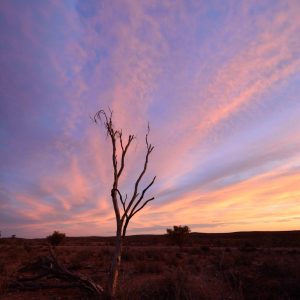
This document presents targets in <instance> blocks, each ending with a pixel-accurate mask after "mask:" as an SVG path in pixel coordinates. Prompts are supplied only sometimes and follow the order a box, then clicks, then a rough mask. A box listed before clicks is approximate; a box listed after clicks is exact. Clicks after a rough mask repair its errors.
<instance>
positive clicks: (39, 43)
mask: <svg viewBox="0 0 300 300" xmlns="http://www.w3.org/2000/svg"><path fill="white" fill-rule="evenodd" d="M299 15H300V1H298V0H295V1H293V0H288V1H284V0H280V1H276V0H270V1H268V0H264V1H260V0H256V1H239V0H237V1H231V0H228V1H222V0H219V1H204V0H194V1H193V0H186V1H183V0H182V1H177V0H174V1H173V0H172V1H171V0H170V1H167V0H164V1H160V0H157V1H156V0H149V1H135V0H128V1H126V0H122V1H108V0H107V1H101V0H89V1H85V0H63V1H58V0H53V1H50V0H45V1H39V0H26V1H23V0H1V3H0V36H1V42H0V158H1V160H0V230H1V231H2V236H11V235H12V234H15V235H16V236H19V237H28V238H33V237H45V236H46V235H49V234H50V233H52V232H53V231H54V230H59V231H62V232H65V233H66V234H67V235H68V236H91V235H98V236H99V235H101V236H108V235H114V233H115V218H114V212H113V208H112V203H111V199H110V189H111V185H112V180H113V171H112V162H111V151H112V148H111V144H110V141H109V139H107V138H106V134H105V128H104V127H103V126H101V124H99V125H96V124H94V123H93V122H92V121H91V117H93V116H94V114H95V113H96V112H97V111H98V110H100V109H105V110H106V111H108V109H109V108H111V109H112V110H113V118H114V123H115V126H116V128H120V129H122V130H123V134H124V136H125V135H128V134H135V135H136V139H135V140H134V143H133V144H132V145H131V147H130V149H129V154H128V158H127V160H126V164H125V170H124V174H123V176H122V179H121V191H122V193H124V194H125V193H128V195H130V194H132V192H133V184H134V182H135V180H136V177H137V176H138V174H139V172H140V171H141V169H142V166H143V160H144V157H145V151H146V146H145V133H146V132H147V124H148V122H149V123H150V128H151V131H150V136H149V140H150V141H151V143H152V144H153V145H154V146H155V148H154V150H153V152H152V153H151V156H150V161H149V166H148V169H147V174H146V176H145V178H144V180H143V182H142V184H143V186H145V185H147V183H148V182H149V181H150V180H151V179H152V177H153V176H154V175H156V176H157V179H156V182H155V184H154V185H153V186H152V187H151V189H150V190H149V191H148V196H149V197H151V196H154V197H155V200H154V201H152V202H151V203H149V204H148V205H147V206H146V208H144V209H143V210H142V211H141V212H139V213H138V214H137V215H136V216H134V218H133V219H132V221H131V223H130V225H129V228H128V234H162V233H165V232H166V228H168V227H171V226H173V225H180V224H182V225H188V226H190V228H191V230H192V231H198V232H233V231H256V230H297V229H300V151H299V149H300V126H299V121H300V99H299V95H300V38H299V37H300V18H299Z"/></svg>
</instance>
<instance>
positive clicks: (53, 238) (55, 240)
mask: <svg viewBox="0 0 300 300" xmlns="http://www.w3.org/2000/svg"><path fill="white" fill-rule="evenodd" d="M65 237H66V234H65V233H62V232H59V231H54V232H53V233H52V234H51V235H49V236H47V238H46V239H47V241H48V243H49V244H50V245H52V246H58V245H59V244H61V242H62V241H63V240H64V239H65Z"/></svg>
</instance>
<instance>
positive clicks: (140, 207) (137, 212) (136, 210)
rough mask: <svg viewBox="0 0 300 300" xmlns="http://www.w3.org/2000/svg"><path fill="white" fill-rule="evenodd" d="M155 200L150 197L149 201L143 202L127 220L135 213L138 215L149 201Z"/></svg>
mask: <svg viewBox="0 0 300 300" xmlns="http://www.w3.org/2000/svg"><path fill="white" fill-rule="evenodd" d="M154 199H155V198H154V197H152V198H150V199H148V200H147V201H145V202H144V204H143V205H142V206H141V207H140V208H139V209H137V210H136V211H134V212H133V214H131V215H130V217H129V219H131V218H132V217H133V216H134V215H135V214H136V213H138V212H139V211H140V210H142V209H143V208H144V207H145V206H146V205H147V204H148V203H149V202H150V201H153V200H154Z"/></svg>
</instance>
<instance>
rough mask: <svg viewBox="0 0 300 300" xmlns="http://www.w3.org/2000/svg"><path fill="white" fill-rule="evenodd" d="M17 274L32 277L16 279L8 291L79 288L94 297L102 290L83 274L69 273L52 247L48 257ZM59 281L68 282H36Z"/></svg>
mask: <svg viewBox="0 0 300 300" xmlns="http://www.w3.org/2000/svg"><path fill="white" fill-rule="evenodd" d="M19 272H23V273H24V272H32V273H34V276H31V277H30V276H25V277H24V276H23V277H19V278H17V279H16V280H15V281H13V282H11V284H9V285H8V289H9V290H15V289H17V290H36V289H47V288H74V287H76V288H81V289H84V290H86V291H88V292H90V293H92V294H94V295H99V296H100V295H102V294H103V292H104V289H103V288H102V286H100V285H99V284H97V283H95V282H94V281H93V280H92V279H90V278H88V277H87V276H85V275H83V274H77V273H76V274H75V273H73V272H71V271H69V270H68V269H67V268H66V266H65V265H64V264H62V263H61V262H60V261H59V260H58V258H57V256H56V253H55V252H54V250H53V248H52V247H49V255H48V256H46V257H42V258H39V259H38V260H36V261H35V262H33V263H31V264H28V265H26V266H24V267H22V268H21V269H20V270H19ZM50 278H51V279H59V280H62V281H66V282H69V284H68V285H66V284H56V283H55V284H54V283H51V282H45V281H43V282H36V281H37V280H39V279H50Z"/></svg>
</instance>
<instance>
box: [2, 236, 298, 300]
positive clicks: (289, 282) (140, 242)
mask: <svg viewBox="0 0 300 300" xmlns="http://www.w3.org/2000/svg"><path fill="white" fill-rule="evenodd" d="M113 244H114V239H113V238H104V237H76V238H75V237H74V238H66V239H65V241H64V242H63V244H62V245H60V246H58V247H57V249H56V253H57V255H58V258H59V260H60V261H61V262H63V263H64V265H65V266H66V267H67V268H68V269H69V270H71V271H72V272H75V273H76V272H78V273H80V274H84V275H86V276H88V277H89V278H91V279H93V280H94V281H95V282H97V283H99V284H101V285H102V286H104V287H105V286H106V284H107V277H108V270H109V266H110V262H111V258H112V254H113V249H114V247H113ZM47 255H48V247H47V244H46V241H45V239H19V238H9V239H8V238H7V239H6V238H2V239H0V299H3V300H8V299H11V300H16V299H41V300H43V299H51V300H55V299H56V300H58V299H61V300H64V299H70V300H71V299H72V300H76V299H95V298H93V296H92V295H90V294H88V293H87V292H85V291H84V290H81V289H79V288H74V287H73V288H65V289H62V288H49V289H40V290H34V291H21V290H18V289H16V288H10V286H11V283H12V282H14V281H15V280H16V279H17V278H20V277H22V276H27V275H28V274H25V273H22V272H20V268H21V267H22V266H24V265H26V264H28V263H30V262H33V261H35V260H37V259H38V257H45V256H47ZM47 282H48V283H49V282H51V284H64V283H63V282H61V281H59V280H57V279H52V280H51V281H47ZM118 299H128V300H129V299H133V300H134V299H143V300H144V299H145V300H147V299H170V300H171V299H172V300H176V299H211V300H218V299H228V300H229V299H233V300H234V299H237V300H239V299H241V300H243V299H253V300H254V299H255V300H256V299H261V300H263V299H270V300H271V299H272V300H273V299H275V300H276V299H290V300H291V299H295V300H296V299H297V300H298V299H300V231H289V232H240V233H228V234H201V233H191V234H190V236H189V239H188V240H187V242H186V244H185V245H184V246H183V248H182V249H179V247H177V246H176V245H173V244H172V243H171V241H170V240H168V238H167V237H166V236H161V235H160V236H159V235H140V236H130V237H128V238H127V239H126V243H125V246H124V251H123V261H122V272H121V276H120V285H119V293H118Z"/></svg>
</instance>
